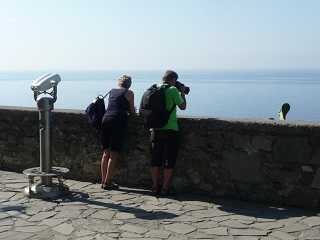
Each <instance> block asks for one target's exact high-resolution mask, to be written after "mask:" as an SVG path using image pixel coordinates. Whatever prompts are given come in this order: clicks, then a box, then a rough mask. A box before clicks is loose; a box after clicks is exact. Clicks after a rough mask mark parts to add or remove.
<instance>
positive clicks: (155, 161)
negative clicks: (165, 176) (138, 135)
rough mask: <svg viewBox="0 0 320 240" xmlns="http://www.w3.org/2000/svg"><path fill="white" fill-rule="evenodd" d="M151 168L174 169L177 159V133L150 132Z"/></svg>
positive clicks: (168, 131) (172, 131)
mask: <svg viewBox="0 0 320 240" xmlns="http://www.w3.org/2000/svg"><path fill="white" fill-rule="evenodd" d="M150 140H151V166H152V167H161V166H163V167H164V168H174V166H175V165H176V160H177V157H178V149H179V132H178V131H174V130H153V131H151V136H150Z"/></svg>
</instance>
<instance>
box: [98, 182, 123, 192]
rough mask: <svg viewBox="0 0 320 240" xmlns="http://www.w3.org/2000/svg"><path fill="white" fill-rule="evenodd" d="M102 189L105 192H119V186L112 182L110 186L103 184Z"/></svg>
mask: <svg viewBox="0 0 320 240" xmlns="http://www.w3.org/2000/svg"><path fill="white" fill-rule="evenodd" d="M101 188H102V189H104V190H118V189H119V185H118V184H116V183H114V182H111V183H110V184H102V185H101Z"/></svg>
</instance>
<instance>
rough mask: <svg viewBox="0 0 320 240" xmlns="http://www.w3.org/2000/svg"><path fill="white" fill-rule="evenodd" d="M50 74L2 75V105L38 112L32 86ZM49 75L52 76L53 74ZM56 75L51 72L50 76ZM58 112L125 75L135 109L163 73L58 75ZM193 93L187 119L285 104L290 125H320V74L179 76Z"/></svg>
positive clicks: (81, 104)
mask: <svg viewBox="0 0 320 240" xmlns="http://www.w3.org/2000/svg"><path fill="white" fill-rule="evenodd" d="M47 72H48V71H38V72H36V71H34V72H0V86H1V88H0V105H5V106H26V107H35V106H36V103H35V102H34V100H33V94H32V91H31V89H30V85H31V82H32V80H34V79H36V78H37V77H39V76H41V75H42V74H44V73H47ZM49 72H50V71H49ZM51 72H52V71H51ZM55 72H56V73H58V74H60V76H61V78H62V81H61V83H60V84H59V85H58V100H57V102H56V103H55V108H64V109H82V110H83V109H85V108H86V106H87V105H88V104H89V103H90V102H91V101H92V100H93V99H94V97H96V96H97V95H98V94H104V93H105V92H107V91H108V90H109V89H111V88H113V87H116V86H117V81H116V80H117V78H118V77H119V76H120V75H121V74H124V73H125V74H129V75H131V76H132V78H133V84H132V89H133V91H134V92H135V105H136V106H137V107H138V106H139V103H140V99H141V96H142V94H143V92H144V91H145V89H146V88H147V87H149V86H151V85H152V84H153V83H159V82H160V80H161V77H162V74H163V71H55ZM177 72H178V74H179V81H181V82H182V83H184V84H185V85H187V86H189V87H190V88H191V91H190V94H189V95H188V96H187V105H188V106H187V110H186V111H179V112H178V114H180V115H185V116H204V117H232V118H261V119H267V118H270V117H273V118H275V119H277V118H278V115H277V113H278V111H279V109H280V107H281V105H282V104H283V103H284V102H288V103H289V104H290V105H291V109H290V112H289V113H288V120H304V121H320V106H319V103H320V94H319V93H320V71H312V70H306V71H270V70H269V71H261V70H259V71H177Z"/></svg>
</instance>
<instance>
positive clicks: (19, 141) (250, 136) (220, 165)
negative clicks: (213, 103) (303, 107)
mask: <svg viewBox="0 0 320 240" xmlns="http://www.w3.org/2000/svg"><path fill="white" fill-rule="evenodd" d="M179 121H180V125H181V150H180V153H179V159H178V161H177V167H176V171H175V179H174V185H175V187H176V189H177V190H178V191H188V192H190V191H194V192H205V193H208V194H212V195H213V196H225V197H232V198H237V199H243V200H253V201H258V202H268V203H277V204H284V205H291V206H299V207H311V208H319V200H320V124H317V123H302V122H286V123H283V122H281V123H280V122H277V121H271V120H265V121H261V120H237V119H214V118H181V119H179ZM54 124H55V128H54V130H53V136H54V140H53V153H54V156H53V165H55V166H60V167H66V168H69V169H70V175H69V178H73V179H76V180H82V181H92V182H96V181H99V179H100V159H101V147H100V145H99V141H98V136H97V134H96V132H95V131H94V130H93V129H92V128H91V127H90V126H89V125H88V124H87V120H86V117H85V115H84V114H83V112H81V111H75V110H56V111H55V114H54ZM129 125H130V126H129V130H128V139H127V144H126V148H125V152H124V156H123V159H122V160H121V162H120V163H119V165H118V169H119V170H118V173H117V176H116V177H117V181H118V182H119V183H120V184H122V185H127V186H139V187H149V186H150V184H151V179H150V174H149V162H150V153H149V136H148V132H147V131H146V130H145V129H144V128H143V125H142V119H141V118H139V117H132V118H130V121H129ZM38 165H39V133H38V112H37V111H36V109H32V108H13V107H0V169H3V170H11V171H16V172H21V171H22V170H24V169H26V168H30V167H36V166H38Z"/></svg>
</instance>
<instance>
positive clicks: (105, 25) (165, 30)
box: [0, 0, 320, 71]
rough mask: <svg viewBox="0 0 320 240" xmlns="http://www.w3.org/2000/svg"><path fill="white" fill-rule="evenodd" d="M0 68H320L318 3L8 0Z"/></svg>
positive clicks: (0, 19) (3, 2) (0, 30)
mask: <svg viewBox="0 0 320 240" xmlns="http://www.w3.org/2000/svg"><path fill="white" fill-rule="evenodd" d="M0 6H1V8H0V54H1V55H0V71H22V70H23V71H24V70H51V69H61V70H122V69H128V70H158V69H167V68H172V69H187V70H203V69H206V70H254V69H286V70H287V69H316V70H319V69H320V44H319V43H320V28H319V23H320V14H319V11H320V1H318V0H306V1H303V0H161V1H159V0H158V1H155V0H31V1H30V0H0Z"/></svg>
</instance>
